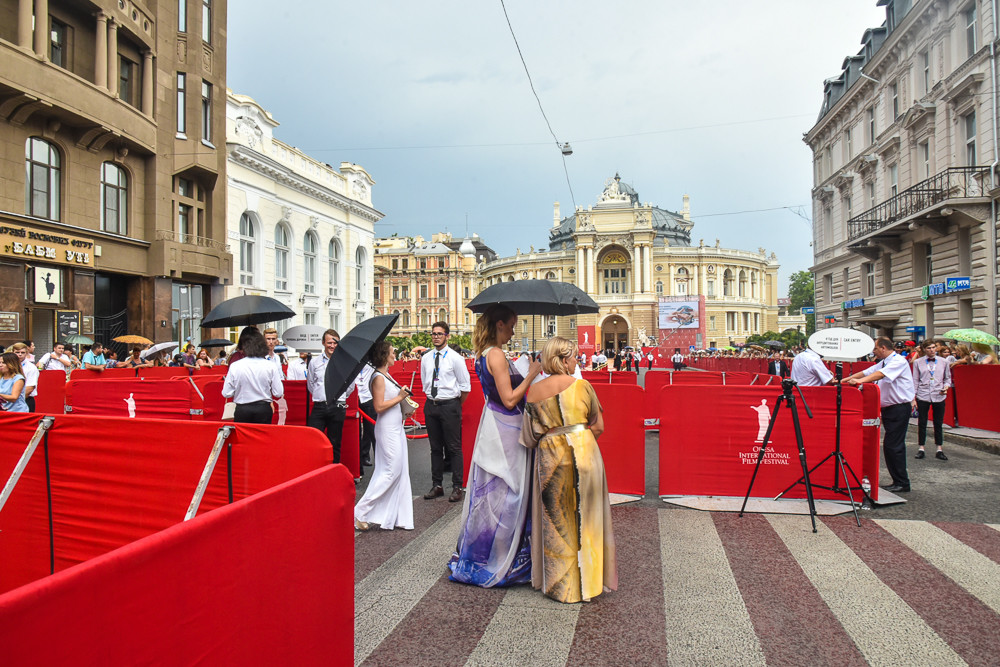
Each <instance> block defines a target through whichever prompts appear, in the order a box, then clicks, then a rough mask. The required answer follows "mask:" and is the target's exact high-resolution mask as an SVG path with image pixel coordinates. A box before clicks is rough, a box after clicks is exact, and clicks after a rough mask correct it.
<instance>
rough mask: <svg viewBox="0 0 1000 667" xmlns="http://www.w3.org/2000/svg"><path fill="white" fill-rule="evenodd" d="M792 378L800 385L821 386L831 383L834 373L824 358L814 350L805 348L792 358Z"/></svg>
mask: <svg viewBox="0 0 1000 667" xmlns="http://www.w3.org/2000/svg"><path fill="white" fill-rule="evenodd" d="M792 380H794V381H795V382H796V384H798V385H799V386H800V387H820V386H822V385H824V384H830V381H831V380H833V373H831V372H830V369H829V368H827V367H826V364H824V363H823V359H822V358H820V356H819V355H818V354H816V353H815V352H813V351H812V350H808V349H807V350H803V351H802V352H799V353H798V354H797V355H795V358H794V359H793V360H792Z"/></svg>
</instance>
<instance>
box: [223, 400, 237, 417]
mask: <svg viewBox="0 0 1000 667" xmlns="http://www.w3.org/2000/svg"><path fill="white" fill-rule="evenodd" d="M235 418H236V404H235V403H233V402H232V401H229V402H228V403H226V406H225V407H224V408H222V417H220V419H221V420H222V421H224V422H225V421H229V422H231V421H233V420H234V419H235Z"/></svg>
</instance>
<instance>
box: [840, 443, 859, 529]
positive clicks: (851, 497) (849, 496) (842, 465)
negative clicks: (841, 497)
mask: <svg viewBox="0 0 1000 667" xmlns="http://www.w3.org/2000/svg"><path fill="white" fill-rule="evenodd" d="M836 469H837V470H838V471H839V472H840V473H841V474H842V475H843V476H844V485H845V486H847V499H848V500H850V501H851V509H852V510H854V520H855V521H857V522H858V528H860V527H861V517H860V516H858V506H857V503H855V502H854V494H853V492H852V491H851V482H850V480H849V479H847V470H846V469H845V462H844V457H843V456H842V455H840V454H838V455H837V468H836ZM851 472H852V473H853V472H854V471H853V470H852V471H851Z"/></svg>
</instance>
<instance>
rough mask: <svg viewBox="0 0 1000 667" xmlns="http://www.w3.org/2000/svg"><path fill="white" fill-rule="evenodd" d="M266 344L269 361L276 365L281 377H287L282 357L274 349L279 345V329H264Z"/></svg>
mask: <svg viewBox="0 0 1000 667" xmlns="http://www.w3.org/2000/svg"><path fill="white" fill-rule="evenodd" d="M264 342H265V343H267V357H265V358H266V359H267V360H268V361H270V362H271V363H273V364H275V365H276V366H277V367H278V370H279V371H281V375H282V376H284V375H285V369H284V368H282V366H281V355H280V354H278V353H277V352H275V351H274V348H275V347H277V345H278V330H277V329H271V328H268V329H264Z"/></svg>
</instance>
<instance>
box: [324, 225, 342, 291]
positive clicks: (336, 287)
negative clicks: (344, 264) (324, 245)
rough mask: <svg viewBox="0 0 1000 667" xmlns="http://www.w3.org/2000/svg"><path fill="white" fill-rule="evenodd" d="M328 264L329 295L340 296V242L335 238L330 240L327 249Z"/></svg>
mask: <svg viewBox="0 0 1000 667" xmlns="http://www.w3.org/2000/svg"><path fill="white" fill-rule="evenodd" d="M327 253H328V258H329V264H330V267H329V268H330V287H329V296H334V297H337V296H340V242H339V241H338V240H337V239H333V240H332V241H330V247H329V249H328V250H327Z"/></svg>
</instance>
